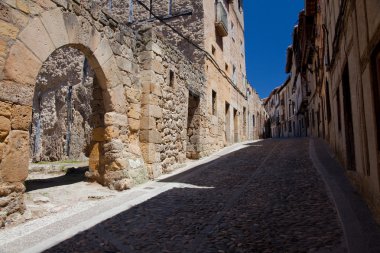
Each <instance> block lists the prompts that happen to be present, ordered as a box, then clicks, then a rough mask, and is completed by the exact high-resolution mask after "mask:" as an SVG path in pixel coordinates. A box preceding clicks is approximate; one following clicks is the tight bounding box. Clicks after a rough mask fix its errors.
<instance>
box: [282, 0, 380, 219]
mask: <svg viewBox="0 0 380 253" xmlns="http://www.w3.org/2000/svg"><path fill="white" fill-rule="evenodd" d="M305 3H306V5H305V9H304V10H303V11H302V12H301V13H300V15H299V23H298V25H297V26H296V27H295V29H294V34H293V38H294V39H293V45H292V46H291V47H290V48H289V50H288V62H287V67H286V70H287V72H288V73H290V74H291V75H290V76H291V79H295V81H291V82H288V83H287V84H286V86H289V87H290V89H289V91H290V93H289V92H288V96H289V97H293V98H291V99H290V100H289V101H288V103H285V104H284V106H285V107H290V106H291V105H292V104H295V113H296V120H292V121H293V122H294V123H295V126H296V128H297V129H298V131H297V132H296V133H297V134H296V136H314V137H321V138H324V139H325V140H326V141H328V143H330V145H331V147H332V149H333V150H334V152H335V154H336V155H337V157H338V159H339V160H340V162H341V163H342V164H343V165H344V167H345V168H346V169H347V175H348V177H349V178H350V179H351V181H352V182H353V184H354V185H355V186H356V188H357V189H358V191H359V192H360V193H361V194H362V196H363V197H364V198H365V199H366V201H367V203H368V204H369V206H370V207H371V208H372V210H373V211H374V213H375V214H376V216H377V219H378V220H380V162H379V161H380V156H379V150H380V149H379V147H380V132H379V129H380V127H379V126H380V124H379V122H380V120H379V119H380V116H379V115H380V110H379V108H380V106H379V105H380V103H379V85H380V83H379V80H380V78H379V75H380V74H379V73H380V68H379V66H380V63H379V51H380V50H379V48H380V2H379V1H377V0H356V1H353V0H347V1H339V2H337V1H325V0H310V1H306V2H305ZM287 120H290V118H287V119H285V121H287ZM288 132H289V131H288ZM287 134H289V133H287ZM284 136H286V134H285V135H284Z"/></svg>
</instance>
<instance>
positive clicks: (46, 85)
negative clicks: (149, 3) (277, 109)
mask: <svg viewBox="0 0 380 253" xmlns="http://www.w3.org/2000/svg"><path fill="white" fill-rule="evenodd" d="M21 3H25V4H21ZM109 4H110V1H105V0H104V1H78V0H54V1H49V0H45V1H39V2H35V1H32V0H24V1H22V2H21V1H17V2H15V1H11V0H7V1H5V2H4V1H3V2H0V14H1V15H0V109H1V110H0V198H1V199H0V207H1V210H0V226H2V225H3V224H4V223H5V222H6V221H7V220H9V219H11V218H12V215H13V214H14V215H15V216H17V215H20V213H22V211H23V208H24V206H23V195H22V194H23V191H24V190H25V187H24V185H23V183H24V180H25V179H26V177H27V173H28V164H29V160H30V156H29V154H30V150H31V151H32V155H34V156H33V159H34V160H36V161H38V160H60V159H66V158H75V159H76V158H80V157H84V156H88V158H89V167H90V170H89V172H88V173H87V174H86V175H87V177H88V178H90V179H92V180H95V181H97V182H99V183H100V184H102V185H105V186H108V187H110V188H111V189H117V190H124V189H127V188H130V187H132V186H133V185H135V184H139V183H142V182H144V181H145V180H147V179H148V178H157V177H158V176H160V175H161V174H163V173H166V172H168V171H171V170H174V169H176V168H177V167H178V166H180V165H181V164H183V163H184V162H185V161H186V159H187V158H190V159H197V158H200V157H204V156H207V155H209V154H211V153H213V152H215V151H217V150H219V149H220V148H222V147H223V146H224V145H227V144H229V143H227V142H226V140H225V136H226V134H225V132H226V126H227V125H226V123H225V122H226V117H227V116H226V115H225V112H224V110H225V107H224V106H225V102H226V101H228V102H229V103H230V104H231V109H230V113H231V122H229V123H230V124H231V126H233V127H231V129H233V130H232V131H234V133H236V136H237V138H236V141H241V140H247V139H248V138H250V136H252V135H251V134H250V133H248V132H247V131H248V129H249V126H248V125H247V127H246V128H240V126H243V125H244V122H245V121H244V119H243V117H242V115H245V116H244V117H249V115H252V113H253V112H252V111H251V110H253V109H254V107H251V105H250V103H253V100H252V101H251V100H247V99H246V98H245V97H244V96H242V94H241V93H239V91H238V90H237V89H235V88H234V87H233V86H232V85H231V83H230V82H229V81H228V80H227V79H226V78H225V76H223V75H222V73H221V72H218V71H216V69H215V66H212V65H209V64H210V63H207V64H208V65H207V64H206V63H205V61H204V54H203V53H201V51H199V50H196V49H195V47H193V46H191V44H189V43H187V42H186V43H184V40H182V39H179V37H178V35H175V34H174V33H173V31H171V30H169V28H167V27H165V26H156V25H157V22H154V23H149V22H148V24H150V25H147V22H145V21H146V20H145V21H144V20H142V21H143V22H142V23H140V24H133V25H132V27H133V29H132V28H131V27H130V26H131V25H128V24H127V23H126V17H128V16H127V15H125V8H126V4H125V3H124V2H123V1H112V4H113V6H112V7H111V6H110V5H109ZM155 4H158V2H157V1H155ZM188 8H190V9H192V10H193V15H191V16H188V15H187V16H186V15H185V16H181V17H177V18H173V19H172V20H171V24H172V25H175V26H176V27H177V28H180V29H182V31H183V33H184V34H185V35H186V36H189V37H190V38H192V39H193V40H194V41H196V42H197V44H198V45H200V46H201V47H202V45H203V42H204V37H203V36H204V32H203V28H204V25H205V24H204V23H203V22H204V20H203V11H204V8H203V3H202V1H188V0H183V1H174V6H173V15H174V13H175V12H179V11H182V10H186V9H188ZM135 11H136V13H139V11H138V10H135ZM141 13H142V12H141ZM144 13H146V12H145V11H144ZM162 14H163V13H162ZM170 18H172V17H170ZM184 24H186V26H185V25H184ZM212 25H213V24H212ZM152 26H154V28H152ZM137 28H138V30H137ZM240 58H241V57H240ZM85 59H86V61H85ZM87 63H88V66H89V67H90V68H91V69H92V71H91V70H89V68H88V67H87ZM209 67H210V68H209ZM208 69H210V71H209V72H208ZM69 87H73V88H69ZM70 89H71V90H70ZM212 90H214V91H217V92H218V96H217V99H218V101H217V104H216V105H215V108H216V110H217V114H216V115H213V112H212V110H211V107H212V105H211V100H212V98H211V91H212ZM240 92H241V91H240ZM70 100H71V103H68V102H69V101H70ZM70 107H71V109H70ZM244 109H246V114H243V112H244ZM232 113H234V115H235V120H233V115H232ZM32 114H33V115H32ZM233 122H235V124H234V123H233ZM248 122H249V121H248ZM69 123H70V124H69ZM232 124H234V125H232ZM69 126H70V129H71V130H70V129H69ZM38 129H40V130H42V131H38ZM242 129H245V130H244V133H243V130H242ZM69 130H70V131H71V137H70V139H71V140H69V138H68V134H67V133H68V132H70V131H69ZM30 132H31V135H30ZM230 134H231V135H232V132H231V133H230ZM30 136H31V138H30ZM37 137H39V138H37ZM29 139H31V140H30V141H29ZM30 143H31V144H32V145H29V144H30ZM70 143H71V145H70V146H71V149H70V152H69V153H68V152H67V150H68V149H67V147H68V144H70ZM74 143H75V144H74Z"/></svg>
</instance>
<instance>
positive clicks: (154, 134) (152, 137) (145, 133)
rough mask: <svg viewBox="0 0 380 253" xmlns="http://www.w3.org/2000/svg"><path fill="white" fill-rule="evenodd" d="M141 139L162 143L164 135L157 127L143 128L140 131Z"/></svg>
mask: <svg viewBox="0 0 380 253" xmlns="http://www.w3.org/2000/svg"><path fill="white" fill-rule="evenodd" d="M140 141H141V142H144V143H155V144H160V143H162V136H161V134H160V133H159V132H158V131H157V130H156V129H152V130H142V131H141V132H140Z"/></svg>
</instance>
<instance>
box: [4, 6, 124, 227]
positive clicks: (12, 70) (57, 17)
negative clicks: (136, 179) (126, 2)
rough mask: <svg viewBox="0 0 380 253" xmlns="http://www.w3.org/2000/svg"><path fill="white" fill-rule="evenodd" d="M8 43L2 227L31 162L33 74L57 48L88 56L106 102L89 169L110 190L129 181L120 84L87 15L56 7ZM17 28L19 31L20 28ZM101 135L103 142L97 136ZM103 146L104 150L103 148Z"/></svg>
mask: <svg viewBox="0 0 380 253" xmlns="http://www.w3.org/2000/svg"><path fill="white" fill-rule="evenodd" d="M25 25H26V27H24V28H22V29H21V28H20V29H19V30H15V31H17V34H16V35H13V34H12V37H11V38H10V42H9V43H7V44H6V45H5V49H4V51H5V52H7V54H6V55H7V56H6V59H5V60H4V62H5V64H4V68H3V69H1V72H0V84H1V85H0V87H1V91H2V92H1V94H0V102H1V104H0V107H1V111H2V112H5V113H3V114H4V115H1V117H2V118H1V120H2V121H3V122H4V124H3V125H4V127H3V126H2V128H5V130H4V131H3V130H1V131H0V151H1V152H0V153H1V157H0V188H1V192H2V196H12V197H11V198H9V199H10V201H9V203H6V206H5V207H4V208H3V210H4V212H2V213H1V217H0V226H2V224H3V221H4V220H5V219H6V217H8V216H9V215H11V214H13V213H17V212H22V211H23V209H24V204H23V193H24V191H25V187H24V181H25V179H26V178H27V176H28V167H29V161H30V145H29V143H30V141H29V139H30V138H29V131H30V125H31V123H32V108H33V101H34V98H35V97H37V98H38V94H37V96H35V93H34V91H35V88H36V87H35V84H36V80H37V76H38V74H39V72H40V70H41V68H42V66H43V63H44V62H46V60H47V59H48V57H50V56H51V55H52V54H53V53H54V52H55V51H56V50H59V49H60V48H63V47H71V48H75V49H77V50H79V51H80V52H81V53H82V54H83V55H84V56H85V57H86V58H87V60H88V64H89V65H90V66H91V67H92V69H93V71H94V76H96V80H97V83H98V85H99V87H100V88H101V93H102V99H103V102H104V128H101V127H100V128H94V130H93V132H92V133H91V137H92V141H94V140H95V142H97V143H99V142H102V143H103V144H102V145H99V144H97V143H94V145H92V148H91V149H92V150H91V151H90V157H89V160H90V174H89V176H91V177H92V178H93V179H95V180H96V181H98V182H99V183H101V184H103V185H107V186H109V187H110V188H112V189H118V190H123V189H126V188H128V187H129V185H128V182H129V181H128V180H127V179H128V176H129V175H128V173H126V171H128V168H129V167H128V166H129V165H128V156H127V155H128V154H126V153H127V152H126V151H125V147H126V146H127V145H128V143H127V142H128V139H127V138H124V139H123V140H121V138H120V136H121V135H124V136H125V135H127V134H128V119H127V115H126V112H127V103H126V99H125V92H124V87H123V83H122V82H121V81H120V80H121V79H120V77H119V76H120V73H119V72H118V71H119V69H118V66H117V63H116V59H115V56H114V54H113V51H112V49H111V46H110V42H109V40H108V39H107V37H106V36H105V35H103V34H102V33H100V32H99V31H98V30H97V29H96V28H95V27H94V26H93V25H92V24H91V23H90V21H89V20H87V19H83V18H79V17H78V16H77V15H76V14H74V13H71V12H63V11H62V10H61V9H60V8H56V9H54V10H50V11H46V12H43V13H41V14H40V15H38V16H33V17H31V18H30V20H29V22H27V23H25ZM18 31H19V32H18ZM95 130H96V131H95ZM95 137H96V138H98V137H99V139H101V141H96V138H95ZM102 146H103V147H105V146H106V147H107V149H104V150H103V149H102Z"/></svg>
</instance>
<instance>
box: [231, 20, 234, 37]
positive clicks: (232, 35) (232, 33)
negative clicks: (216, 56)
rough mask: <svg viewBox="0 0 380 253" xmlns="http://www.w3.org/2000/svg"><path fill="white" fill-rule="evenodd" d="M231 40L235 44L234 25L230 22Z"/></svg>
mask: <svg viewBox="0 0 380 253" xmlns="http://www.w3.org/2000/svg"><path fill="white" fill-rule="evenodd" d="M231 39H232V41H233V42H235V24H234V23H233V22H231Z"/></svg>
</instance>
